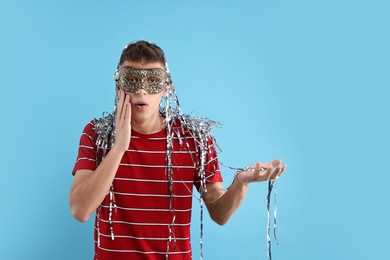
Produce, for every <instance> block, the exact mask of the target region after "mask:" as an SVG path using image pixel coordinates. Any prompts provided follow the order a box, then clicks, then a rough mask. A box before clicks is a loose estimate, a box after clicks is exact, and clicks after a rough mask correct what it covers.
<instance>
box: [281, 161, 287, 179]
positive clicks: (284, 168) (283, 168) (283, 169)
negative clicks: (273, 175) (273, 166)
mask: <svg viewBox="0 0 390 260" xmlns="http://www.w3.org/2000/svg"><path fill="white" fill-rule="evenodd" d="M286 167H287V164H285V165H283V167H282V171H281V172H280V173H279V176H280V175H282V173H283V172H284V171H285V170H286Z"/></svg>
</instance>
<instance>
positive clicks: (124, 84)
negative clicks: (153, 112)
mask: <svg viewBox="0 0 390 260" xmlns="http://www.w3.org/2000/svg"><path fill="white" fill-rule="evenodd" d="M114 77H115V82H116V86H117V87H118V88H120V89H123V90H124V91H125V92H127V93H135V92H137V91H138V90H140V89H144V90H145V91H146V92H147V93H149V94H158V93H160V92H162V91H163V90H164V89H165V88H166V86H167V85H168V84H169V83H170V75H169V73H167V72H166V71H165V70H163V69H159V68H153V69H137V68H134V67H130V66H125V67H120V68H119V69H118V70H117V71H116V72H115V75H114Z"/></svg>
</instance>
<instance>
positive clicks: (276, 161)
mask: <svg viewBox="0 0 390 260" xmlns="http://www.w3.org/2000/svg"><path fill="white" fill-rule="evenodd" d="M281 164H282V160H280V159H276V160H274V161H273V162H272V167H278V166H279V165H281Z"/></svg>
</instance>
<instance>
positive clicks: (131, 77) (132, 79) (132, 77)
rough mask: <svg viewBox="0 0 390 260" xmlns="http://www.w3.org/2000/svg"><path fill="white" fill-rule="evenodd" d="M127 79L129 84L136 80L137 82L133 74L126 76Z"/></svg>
mask: <svg viewBox="0 0 390 260" xmlns="http://www.w3.org/2000/svg"><path fill="white" fill-rule="evenodd" d="M127 81H128V82H129V83H131V84H134V83H137V82H138V80H137V78H136V77H134V76H130V77H127Z"/></svg>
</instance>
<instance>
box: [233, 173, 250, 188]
mask: <svg viewBox="0 0 390 260" xmlns="http://www.w3.org/2000/svg"><path fill="white" fill-rule="evenodd" d="M239 176H240V173H237V174H236V175H235V176H234V181H236V182H238V183H239V184H240V185H241V186H245V187H247V186H249V182H244V181H242V180H240V178H239Z"/></svg>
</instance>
